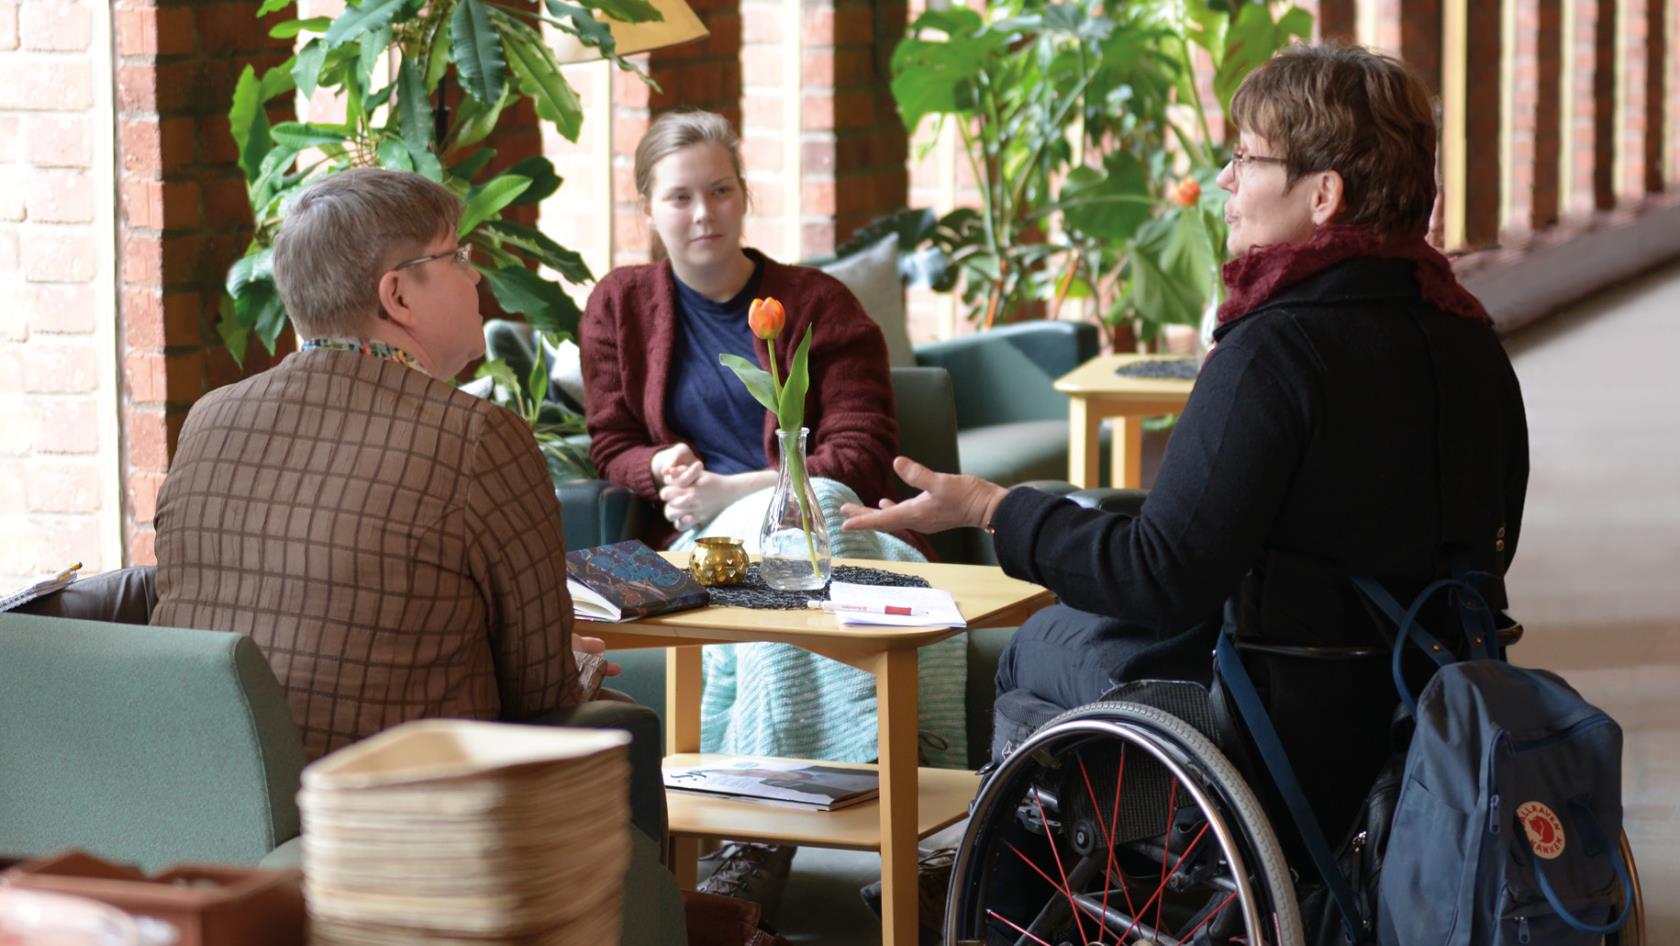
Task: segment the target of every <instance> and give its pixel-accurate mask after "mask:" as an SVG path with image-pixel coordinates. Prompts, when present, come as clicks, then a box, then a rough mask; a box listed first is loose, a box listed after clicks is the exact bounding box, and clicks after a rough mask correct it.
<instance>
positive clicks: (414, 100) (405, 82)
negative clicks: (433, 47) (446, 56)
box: [397, 56, 432, 151]
mask: <svg viewBox="0 0 1680 946" xmlns="http://www.w3.org/2000/svg"><path fill="white" fill-rule="evenodd" d="M397 114H398V115H399V116H400V119H399V120H400V121H401V123H402V136H403V140H404V141H406V142H408V146H409V147H410V148H413V149H415V150H417V151H424V150H426V149H427V148H428V147H429V146H430V145H431V143H432V98H431V96H430V95H428V94H427V93H426V80H425V78H424V77H422V76H421V75H420V70H419V68H418V67H416V66H415V65H414V60H412V59H410V58H408V57H407V56H404V57H403V61H402V65H401V66H400V67H398V69H397Z"/></svg>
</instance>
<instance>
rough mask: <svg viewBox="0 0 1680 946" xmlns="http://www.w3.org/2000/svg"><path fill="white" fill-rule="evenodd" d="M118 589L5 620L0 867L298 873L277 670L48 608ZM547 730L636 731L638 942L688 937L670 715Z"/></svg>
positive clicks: (0, 620)
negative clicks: (75, 851) (7, 860)
mask: <svg viewBox="0 0 1680 946" xmlns="http://www.w3.org/2000/svg"><path fill="white" fill-rule="evenodd" d="M125 571H126V572H128V574H127V575H125V576H123V577H125V578H135V577H149V576H145V575H144V574H143V573H144V572H146V571H149V569H146V570H141V569H130V570H125ZM135 573H142V574H140V575H136V574H135ZM109 577H110V576H96V577H94V578H91V579H87V580H85V581H84V582H77V583H76V584H75V585H72V586H71V588H72V589H75V588H77V585H84V584H85V585H87V586H88V587H86V588H82V589H78V594H76V595H72V596H70V601H69V602H64V601H51V600H47V599H42V600H40V601H37V602H31V603H30V605H26V606H25V607H27V608H31V610H33V611H35V612H37V613H17V612H12V613H5V614H0V720H4V721H5V725H3V726H0V856H10V857H33V856H39V855H44V854H48V853H55V852H58V851H61V850H65V849H67V848H80V849H82V850H86V851H89V852H91V853H93V854H95V855H97V856H100V857H103V858H106V859H109V860H113V861H118V862H124V863H133V864H137V865H139V866H140V867H141V868H143V869H145V870H148V871H154V870H157V869H159V868H162V867H166V866H168V865H171V864H175V863H180V862H186V861H197V862H213V863H224V864H237V865H255V864H261V865H262V866H265V867H287V866H295V865H297V864H298V863H299V862H300V859H301V854H302V850H301V844H300V843H299V841H300V839H299V837H298V834H299V831H300V830H301V825H300V821H299V815H298V808H297V802H296V793H297V789H298V786H299V784H300V777H301V773H302V770H303V766H304V752H303V743H302V740H301V738H300V737H299V735H298V731H297V727H296V725H295V724H294V723H293V722H292V717H291V711H290V709H289V707H288V706H287V703H286V698H285V694H284V693H283V691H282V690H281V688H280V684H279V682H278V681H277V680H276V679H275V677H274V673H273V671H272V670H270V669H269V666H268V663H267V661H266V660H265V659H264V658H263V656H262V654H261V652H260V651H259V650H258V648H257V646H256V645H255V644H254V643H252V642H251V640H250V638H248V637H245V636H243V635H240V634H234V633H225V632H220V631H202V630H183V629H179V628H167V627H148V626H143V625H136V624H134V623H127V624H121V623H113V622H112V621H109V620H80V619H75V618H68V617H58V616H53V614H51V613H41V612H50V611H54V610H57V611H59V612H60V613H62V611H63V610H82V611H83V612H84V613H87V608H88V607H89V605H90V602H89V601H88V600H87V599H88V598H89V595H87V594H86V593H85V592H87V591H89V590H91V589H92V588H93V587H95V586H98V585H100V584H101V583H102V582H101V579H105V578H109ZM115 584H116V585H118V586H119V587H122V588H126V589H129V590H133V589H135V588H137V587H139V585H140V584H142V583H141V582H134V581H118V582H115ZM77 599H80V600H77ZM126 603H132V601H130V602H126ZM66 604H73V605H74V607H73V608H72V607H61V606H62V605H66ZM91 604H93V605H95V607H94V608H93V610H96V611H102V612H105V613H106V614H108V615H109V614H113V613H114V612H115V611H118V610H120V611H124V612H126V611H127V609H126V608H115V607H114V606H113V603H112V602H111V601H109V600H107V601H104V602H91ZM121 616H122V617H124V618H125V619H132V618H134V617H137V616H138V615H131V614H126V613H125V614H122V615H121ZM139 619H140V620H144V618H143V617H139ZM531 722H532V723H534V724H548V725H566V726H588V727H600V728H619V729H627V730H629V731H630V732H631V737H632V745H631V765H632V772H633V774H632V785H631V804H632V811H633V815H632V817H633V820H634V821H635V824H636V826H637V828H639V829H641V830H632V831H631V832H630V834H631V862H630V869H629V873H628V875H627V876H626V878H625V888H626V889H625V900H624V903H625V907H626V911H625V918H624V926H623V933H622V936H621V940H620V941H621V943H622V944H625V946H630V944H636V946H643V944H645V946H667V944H673V943H675V944H681V943H683V942H685V941H686V932H685V928H684V920H683V911H682V903H681V899H680V897H679V895H678V892H677V888H676V883H675V880H674V879H673V878H672V877H671V874H670V873H669V872H668V871H667V870H665V869H664V868H663V867H662V866H661V863H660V862H661V860H662V852H661V847H662V845H661V844H660V843H657V842H656V841H655V840H654V838H655V837H658V838H662V837H663V834H664V789H663V785H662V784H661V782H660V778H659V775H658V768H659V759H660V756H661V752H660V747H661V745H662V744H661V743H660V741H659V739H658V720H657V717H656V714H655V712H654V711H653V710H650V709H648V708H646V707H642V706H636V705H633V704H630V703H622V702H606V701H597V702H594V703H589V704H585V705H584V706H580V707H578V708H576V709H574V710H571V711H568V712H566V713H562V714H555V715H554V716H553V717H551V718H546V719H541V720H532V721H531Z"/></svg>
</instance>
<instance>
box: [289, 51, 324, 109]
mask: <svg viewBox="0 0 1680 946" xmlns="http://www.w3.org/2000/svg"><path fill="white" fill-rule="evenodd" d="M326 62H327V44H326V43H324V42H322V41H321V40H320V39H318V38H317V39H312V40H310V41H309V42H308V43H305V44H304V47H303V48H302V49H300V50H298V54H297V62H296V63H295V64H294V65H293V66H292V79H293V80H294V81H295V83H296V85H297V90H298V91H299V92H302V93H303V96H304V98H308V97H309V96H312V95H314V94H315V87H316V85H317V84H318V83H319V82H320V81H321V68H322V67H323V66H325V65H326Z"/></svg>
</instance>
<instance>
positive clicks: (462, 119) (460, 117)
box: [449, 84, 514, 150]
mask: <svg viewBox="0 0 1680 946" xmlns="http://www.w3.org/2000/svg"><path fill="white" fill-rule="evenodd" d="M513 99H514V91H513V86H511V85H506V84H504V85H503V86H502V97H501V98H499V99H497V100H496V101H495V102H493V103H492V104H490V105H483V104H480V103H479V101H478V99H475V98H473V97H472V96H470V95H469V96H467V97H466V98H463V99H462V100H461V104H460V107H459V108H457V109H456V110H455V127H454V128H453V129H452V132H453V136H452V137H451V139H450V149H449V150H456V149H459V148H470V147H472V146H473V145H475V144H478V143H479V142H480V141H483V140H484V139H486V138H488V137H490V133H491V132H493V131H495V130H496V123H497V122H499V121H501V118H502V109H504V108H506V107H507V106H508V105H509V104H510V103H511V102H512V101H513Z"/></svg>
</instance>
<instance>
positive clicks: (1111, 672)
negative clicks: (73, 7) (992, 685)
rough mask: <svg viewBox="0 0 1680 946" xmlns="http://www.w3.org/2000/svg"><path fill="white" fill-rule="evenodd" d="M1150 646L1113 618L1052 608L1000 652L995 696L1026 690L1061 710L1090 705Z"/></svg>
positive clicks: (1037, 616) (1032, 620) (1059, 606)
mask: <svg viewBox="0 0 1680 946" xmlns="http://www.w3.org/2000/svg"><path fill="white" fill-rule="evenodd" d="M1151 643H1153V642H1152V641H1146V640H1144V639H1142V638H1140V637H1139V636H1138V634H1137V632H1136V631H1135V630H1132V631H1128V630H1127V629H1126V628H1125V627H1124V626H1122V625H1121V623H1120V622H1119V621H1116V620H1115V619H1113V618H1107V617H1103V616H1102V615H1100V614H1091V613H1090V612H1088V611H1079V610H1076V609H1074V608H1070V607H1068V606H1066V605H1062V604H1057V605H1051V606H1050V607H1048V608H1045V609H1044V610H1042V611H1039V612H1038V613H1037V614H1034V615H1033V616H1032V617H1030V618H1028V619H1027V623H1025V624H1023V625H1021V629H1020V630H1018V631H1016V632H1015V636H1014V637H1012V638H1010V640H1009V644H1008V645H1007V646H1006V647H1004V649H1003V654H1002V656H1001V657H999V658H998V671H997V691H998V693H1000V694H1002V693H1008V692H1011V691H1013V690H1026V691H1028V692H1030V693H1032V694H1033V695H1034V696H1036V697H1038V698H1039V699H1041V700H1045V701H1047V702H1050V703H1054V704H1056V705H1057V706H1060V707H1062V708H1064V709H1073V708H1075V707H1078V706H1084V705H1085V704H1086V703H1094V702H1096V701H1097V700H1098V699H1101V698H1102V695H1103V694H1104V693H1107V692H1108V690H1109V689H1110V688H1111V687H1113V686H1114V679H1115V677H1116V676H1117V675H1119V674H1121V673H1122V672H1123V671H1124V670H1125V669H1126V668H1127V667H1128V666H1129V665H1130V664H1131V663H1132V661H1133V660H1134V659H1135V658H1136V657H1137V656H1138V655H1139V654H1140V653H1142V652H1143V651H1144V650H1145V649H1146V648H1147V647H1148V646H1149V645H1150V644H1151Z"/></svg>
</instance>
